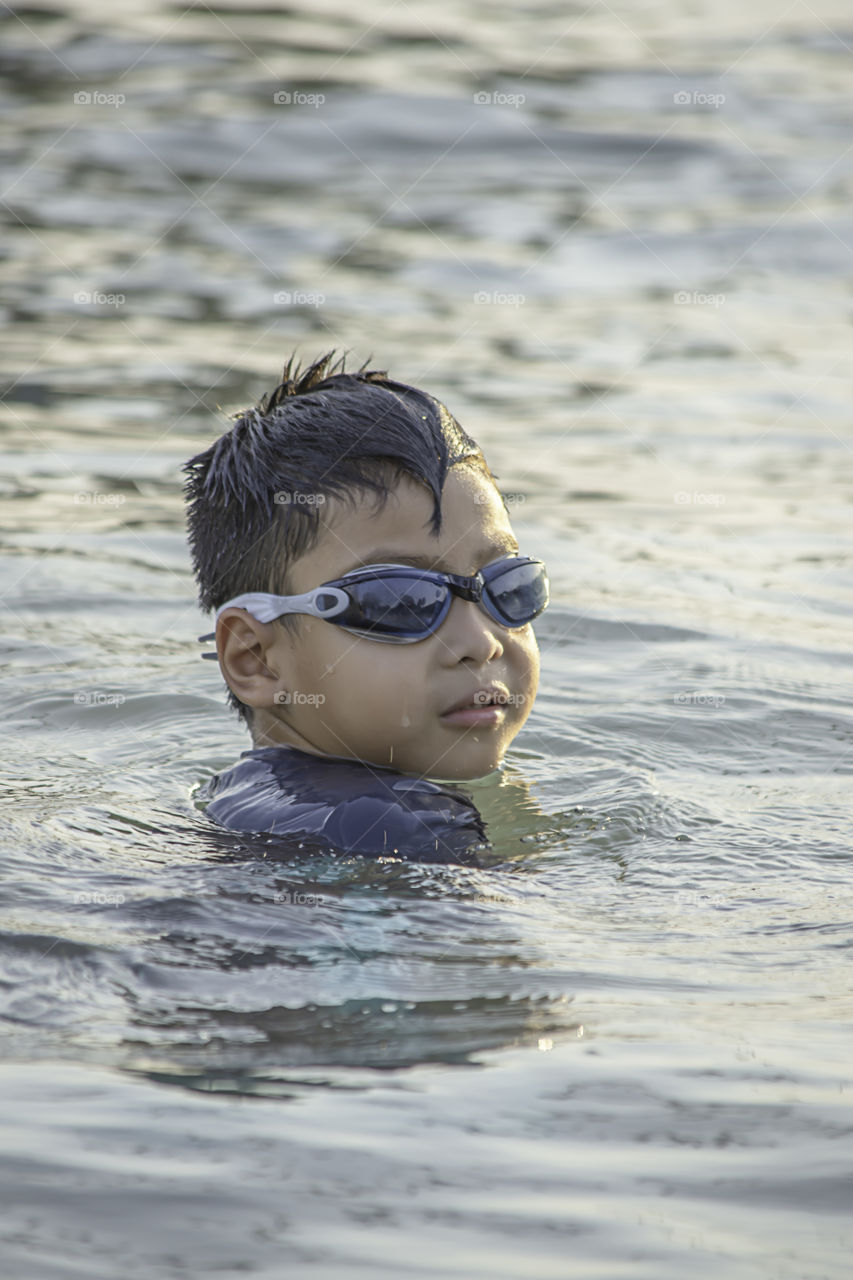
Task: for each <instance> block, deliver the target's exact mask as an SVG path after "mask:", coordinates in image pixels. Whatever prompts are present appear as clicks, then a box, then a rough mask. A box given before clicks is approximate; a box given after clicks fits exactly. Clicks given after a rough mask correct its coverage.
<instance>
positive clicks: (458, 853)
mask: <svg viewBox="0 0 853 1280" xmlns="http://www.w3.org/2000/svg"><path fill="white" fill-rule="evenodd" d="M198 799H199V800H200V801H201V802H202V803H206V813H207V816H208V817H210V818H212V819H213V820H214V821H215V822H217V823H219V825H220V826H223V827H227V828H228V829H229V830H231V831H246V832H254V833H258V834H262V833H269V834H272V835H276V836H284V837H292V838H293V839H299V838H300V837H305V838H308V839H309V840H311V841H312V842H317V843H319V844H320V845H322V846H325V847H327V848H329V849H332V850H334V851H336V852H343V853H360V854H364V855H366V856H367V857H380V856H382V855H387V856H391V857H397V858H401V859H403V860H404V861H408V862H456V863H462V864H464V865H466V866H479V865H480V861H479V859H478V857H477V855H476V852H475V850H476V847H477V846H478V845H483V844H484V843H486V842H487V840H488V837H487V836H486V831H485V827H484V825H483V820H482V818H481V817H480V814H479V812H478V811H477V809H476V807H475V806H474V804H473V802H472V801H471V800H469V799H468V798H467V797H466V796H465V795H464V794H462V793H461V792H459V791H456V790H455V789H451V788H449V787H448V786H446V785H439V784H438V783H435V782H430V781H429V780H428V779H426V778H416V777H412V776H410V775H408V774H404V773H398V772H397V770H396V769H388V768H383V767H381V766H377V765H372V764H366V763H362V762H361V761H359V760H341V759H338V758H336V757H333V756H315V755H311V754H310V753H309V752H307V751H300V750H299V749H298V748H297V747H257V748H256V749H255V750H253V751H244V752H243V754H242V755H241V757H240V759H239V760H238V761H237V763H236V764H234V765H232V766H231V768H230V769H226V770H225V771H224V772H223V773H219V774H217V775H216V776H215V777H213V778H211V779H210V780H209V781H208V782H207V783H206V784H205V785H204V787H203V788H202V790H201V791H200V793H199V795H198Z"/></svg>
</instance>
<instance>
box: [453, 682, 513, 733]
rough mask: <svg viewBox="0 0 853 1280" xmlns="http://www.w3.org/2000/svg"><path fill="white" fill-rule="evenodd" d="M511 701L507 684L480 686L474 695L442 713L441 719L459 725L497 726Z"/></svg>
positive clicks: (466, 697)
mask: <svg viewBox="0 0 853 1280" xmlns="http://www.w3.org/2000/svg"><path fill="white" fill-rule="evenodd" d="M510 700H511V697H510V692H509V689H508V688H507V687H506V685H505V684H500V683H492V684H488V685H480V687H479V688H478V689H475V690H474V691H473V692H472V693H467V694H465V695H464V697H462V698H457V700H456V702H454V703H453V704H452V705H451V706H449V707H448V708H447V710H446V711H442V713H441V718H442V720H450V721H451V722H452V723H453V724H459V725H477V724H482V725H486V724H497V723H498V721H499V720H501V719H502V718H503V711H504V707H505V706H507V704H508V703H509V702H510Z"/></svg>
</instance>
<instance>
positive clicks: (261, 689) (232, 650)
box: [216, 607, 288, 707]
mask: <svg viewBox="0 0 853 1280" xmlns="http://www.w3.org/2000/svg"><path fill="white" fill-rule="evenodd" d="M278 637H279V631H278V629H277V628H276V627H275V625H274V624H273V623H272V622H258V620H257V618H253V617H252V615H251V614H250V613H247V612H246V610H245V609H238V608H236V607H235V608H233V609H226V610H225V611H224V613H222V614H221V615H220V617H219V619H218V621H217V624H216V651H217V653H218V655H219V669H220V670H221V672H222V675H223V676H224V678H225V683H226V684H227V685H228V687H229V689H231V691H232V693H234V694H236V696H237V697H238V698H239V699H240V701H241V702H245V703H246V705H247V706H249V707H272V706H274V705H275V695H276V694H277V693H279V692H280V691H281V690H282V689H286V688H287V687H288V680H287V676H288V673H287V672H286V671H284V670H280V669H279V668H280V667H281V658H280V654H279V655H278V657H277V658H276V657H273V655H272V652H271V650H272V648H273V645H274V644H275V641H276V640H277V639H278ZM276 663H278V666H276Z"/></svg>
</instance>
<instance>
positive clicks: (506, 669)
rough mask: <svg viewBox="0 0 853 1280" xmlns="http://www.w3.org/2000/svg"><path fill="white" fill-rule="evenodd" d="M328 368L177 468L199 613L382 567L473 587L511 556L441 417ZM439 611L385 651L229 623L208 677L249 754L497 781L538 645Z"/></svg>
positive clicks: (438, 407) (487, 493)
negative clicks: (233, 715) (244, 735)
mask: <svg viewBox="0 0 853 1280" xmlns="http://www.w3.org/2000/svg"><path fill="white" fill-rule="evenodd" d="M331 360H332V356H331V355H328V356H325V357H323V358H322V359H321V360H318V361H317V362H316V363H315V364H313V365H312V366H311V367H310V368H309V369H308V370H307V371H306V372H305V373H301V371H300V370H299V368H296V369H294V368H293V361H292V360H291V361H290V363H289V364H288V366H287V367H286V369H285V371H284V377H283V381H282V383H281V384H280V385H279V386H278V387H276V389H275V390H274V391H273V392H272V393H271V394H270V395H269V396H267V397H266V398H265V399H263V400H262V401H261V403H260V404H259V405H258V406H257V407H256V408H253V409H249V410H247V411H245V412H243V413H241V414H238V415H237V419H236V423H235V425H234V426H233V427H232V428H231V430H230V431H228V432H226V433H225V435H223V436H221V437H220V438H219V439H218V440H217V441H215V443H214V444H213V445H211V446H210V448H209V449H206V450H205V451H204V452H203V453H201V454H199V455H198V456H197V457H195V458H192V459H191V460H190V461H189V462H188V463H187V464H186V466H185V468H184V470H185V471H186V473H187V475H188V477H189V479H188V481H187V484H186V490H185V492H186V498H187V502H188V524H189V542H190V549H191V553H192V558H193V564H194V568H195V573H196V577H197V580H198V584H199V602H200V604H201V606H202V608H203V609H205V610H209V609H220V608H221V606H223V604H225V603H226V602H228V601H231V600H233V599H234V598H235V597H239V596H243V595H245V594H246V593H269V594H271V595H274V596H293V595H298V594H302V593H305V592H310V591H312V590H314V589H315V588H317V587H320V586H321V585H323V584H325V583H330V582H333V581H337V580H338V579H340V578H341V577H342V576H343V575H344V574H348V573H350V572H351V571H352V570H354V569H356V568H361V567H363V566H370V565H376V564H380V563H381V564H383V565H388V564H393V565H400V564H408V565H411V564H413V562H416V563H417V565H418V567H420V568H421V569H428V570H437V571H439V572H444V573H450V574H455V575H461V576H464V577H473V576H474V575H476V574H477V573H478V572H479V571H480V570H482V569H484V568H485V567H486V566H490V565H492V564H494V562H495V561H498V560H501V559H502V558H503V557H506V556H512V555H514V554H516V553H517V550H518V548H517V543H516V541H515V538H514V537H513V534H512V530H511V528H510V525H509V520H508V518H507V513H506V508H505V506H504V503H503V501H502V499H501V497H500V494H499V493H498V490H497V487H496V485H495V483H494V478H493V477H492V474H491V472H490V471H489V468H488V466H487V465H486V462H485V459H484V458H483V455H482V453H481V451H480V449H479V447H478V446H477V445H476V443H475V442H474V441H473V440H472V439H471V438H470V437H469V436H467V435H466V434H465V432H464V431H463V430H462V428H461V427H460V426H459V424H458V423H457V422H456V420H455V419H454V418H453V417H452V415H451V414H450V413H449V412H448V411H447V409H446V408H445V407H444V405H442V404H440V403H439V402H438V401H437V400H435V399H434V398H433V397H432V396H430V395H428V394H426V393H425V392H423V391H419V390H417V389H416V388H414V387H410V386H406V385H403V384H401V383H397V382H393V381H391V380H389V379H388V377H387V375H386V374H385V373H382V372H379V371H377V370H370V371H367V370H366V369H365V368H362V369H361V370H359V372H358V373H355V374H352V373H346V372H345V371H344V367H343V362H340V364H339V365H337V366H335V365H332V364H331ZM504 581H506V582H508V581H509V579H508V578H507V579H505V580H504ZM377 585H378V586H379V587H381V586H382V584H381V583H380V584H377ZM424 589H425V590H429V591H436V590H438V591H441V590H442V588H440V587H439V588H436V586H435V584H426V586H425V588H424ZM444 594H445V595H447V592H444ZM447 598H448V599H452V603H450V606H449V610H448V611H447V614H446V617H445V618H444V620H443V621H442V622H441V624H440V625H439V626H438V628H437V629H436V630H434V631H433V632H432V633H431V634H428V635H427V636H426V637H425V638H423V639H419V640H416V641H415V642H411V641H408V642H396V643H388V642H385V643H382V642H380V641H378V640H377V639H375V638H373V637H372V636H370V635H369V634H365V633H364V632H362V633H361V634H358V633H354V632H353V631H352V630H345V629H344V627H343V626H340V625H337V624H335V623H334V622H332V621H326V620H324V619H323V618H320V617H313V616H307V615H304V614H286V615H284V616H282V617H278V618H276V619H275V620H274V621H271V622H263V621H259V620H258V618H257V617H255V616H253V614H252V613H250V612H249V611H248V609H247V608H245V607H240V606H237V605H234V606H232V605H229V606H228V607H227V608H225V609H224V610H223V611H222V613H221V614H220V615H219V617H218V621H217V630H216V640H217V651H218V655H219V662H220V667H221V670H222V673H223V676H224V678H225V680H226V683H227V684H228V688H229V701H230V702H231V704H232V706H234V707H235V708H236V709H237V711H238V712H239V714H240V715H241V717H242V718H243V719H244V720H245V721H246V723H247V725H248V727H249V728H250V730H251V733H252V738H253V741H254V745H255V746H272V745H279V744H280V745H291V746H295V747H299V748H301V749H302V750H304V751H309V752H314V753H317V754H320V755H329V756H343V757H348V758H354V759H359V760H364V761H367V762H370V763H373V764H376V765H386V766H387V765H390V766H391V767H392V768H395V769H398V770H400V771H401V772H404V773H413V774H416V775H421V776H423V775H427V776H429V775H431V776H434V777H440V778H460V779H461V778H474V777H480V776H482V775H483V774H485V773H488V772H489V771H490V770H491V769H494V768H495V767H496V766H497V765H498V764H499V763H500V760H501V759H502V758H503V755H504V753H505V751H506V748H507V747H508V746H509V743H510V742H511V741H512V739H513V737H514V736H515V734H516V733H517V732H518V730H519V729H520V728H521V726H522V724H523V723H524V721H525V720H526V718H527V716H528V714H529V712H530V709H531V706H532V703H533V698H534V696H535V693H536V686H537V681H538V672H539V661H538V650H537V646H536V641H535V638H534V636H533V631H532V628H531V626H530V625H529V624H527V625H521V626H518V625H504V624H503V623H502V622H499V621H497V620H496V619H495V618H494V616H493V615H492V613H491V612H488V613H487V612H486V611H485V609H484V608H483V607H482V605H481V604H478V603H475V601H474V600H473V599H471V598H463V597H462V596H460V595H458V594H453V595H452V597H451V596H447ZM250 607H251V606H250ZM489 702H491V703H492V704H493V705H487V704H488V703H489ZM463 704H464V706H465V708H466V709H462V710H459V708H460V707H463Z"/></svg>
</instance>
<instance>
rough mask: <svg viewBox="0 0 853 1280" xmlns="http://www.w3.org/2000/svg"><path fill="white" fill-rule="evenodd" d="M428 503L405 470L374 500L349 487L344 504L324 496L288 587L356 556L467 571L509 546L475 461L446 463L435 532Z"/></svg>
mask: <svg viewBox="0 0 853 1280" xmlns="http://www.w3.org/2000/svg"><path fill="white" fill-rule="evenodd" d="M432 510H433V498H432V494H431V493H430V491H429V490H428V489H427V488H426V487H425V486H423V485H420V484H418V483H417V482H415V481H413V480H409V479H406V478H404V479H402V480H401V481H400V482H399V483H398V484H396V485H394V486H393V487H392V488H391V490H390V493H389V497H388V501H387V502H386V503H385V504H384V506H381V507H380V506H377V503H376V498H375V495H373V494H370V493H367V494H364V495H361V494H355V495H354V496H353V501H352V503H351V504H350V503H343V502H338V501H336V500H329V501H328V502H326V503H325V504H324V506H323V508H322V510H321V511H320V512H319V518H320V528H321V535H320V538H319V540H318V542H317V544H316V546H314V547H313V548H312V550H311V551H309V552H307V553H306V554H305V555H304V556H302V557H301V559H300V560H299V561H297V563H296V564H294V565H293V571H292V573H291V575H290V577H291V583H292V586H293V589H294V590H297V591H302V590H308V589H309V588H310V587H311V586H314V585H316V584H317V582H320V581H323V580H327V579H329V578H335V577H340V576H341V575H342V574H344V573H348V572H349V570H350V569H355V568H357V567H358V566H359V565H361V564H371V563H380V562H382V563H388V562H389V561H396V560H419V561H420V560H423V561H424V565H423V567H425V568H436V569H443V570H445V571H447V572H450V573H460V574H469V573H474V572H476V571H477V570H478V569H481V568H482V567H483V565H485V564H488V563H489V561H490V560H494V559H496V558H497V557H498V556H500V555H504V554H507V553H510V552H512V551H514V550H517V547H518V544H517V542H516V540H515V537H514V535H513V532H512V527H511V525H510V522H509V517H508V516H507V513H506V509H505V507H504V505H503V502H502V501H501V498H500V495H499V494H498V491H497V489H496V488H495V486H494V484H493V482H492V481H491V480H490V479H489V477H488V476H486V475H484V474H483V472H482V471H480V470H479V469H478V468H475V467H471V466H465V465H464V464H460V465H457V466H454V467H451V469H450V471H449V472H448V475H447V480H446V482H445V485H444V489H443V491H442V495H441V530H440V532H439V534H438V535H437V536H436V535H435V534H434V533H433V532H432V529H431V527H430V526H431V520H432Z"/></svg>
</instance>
